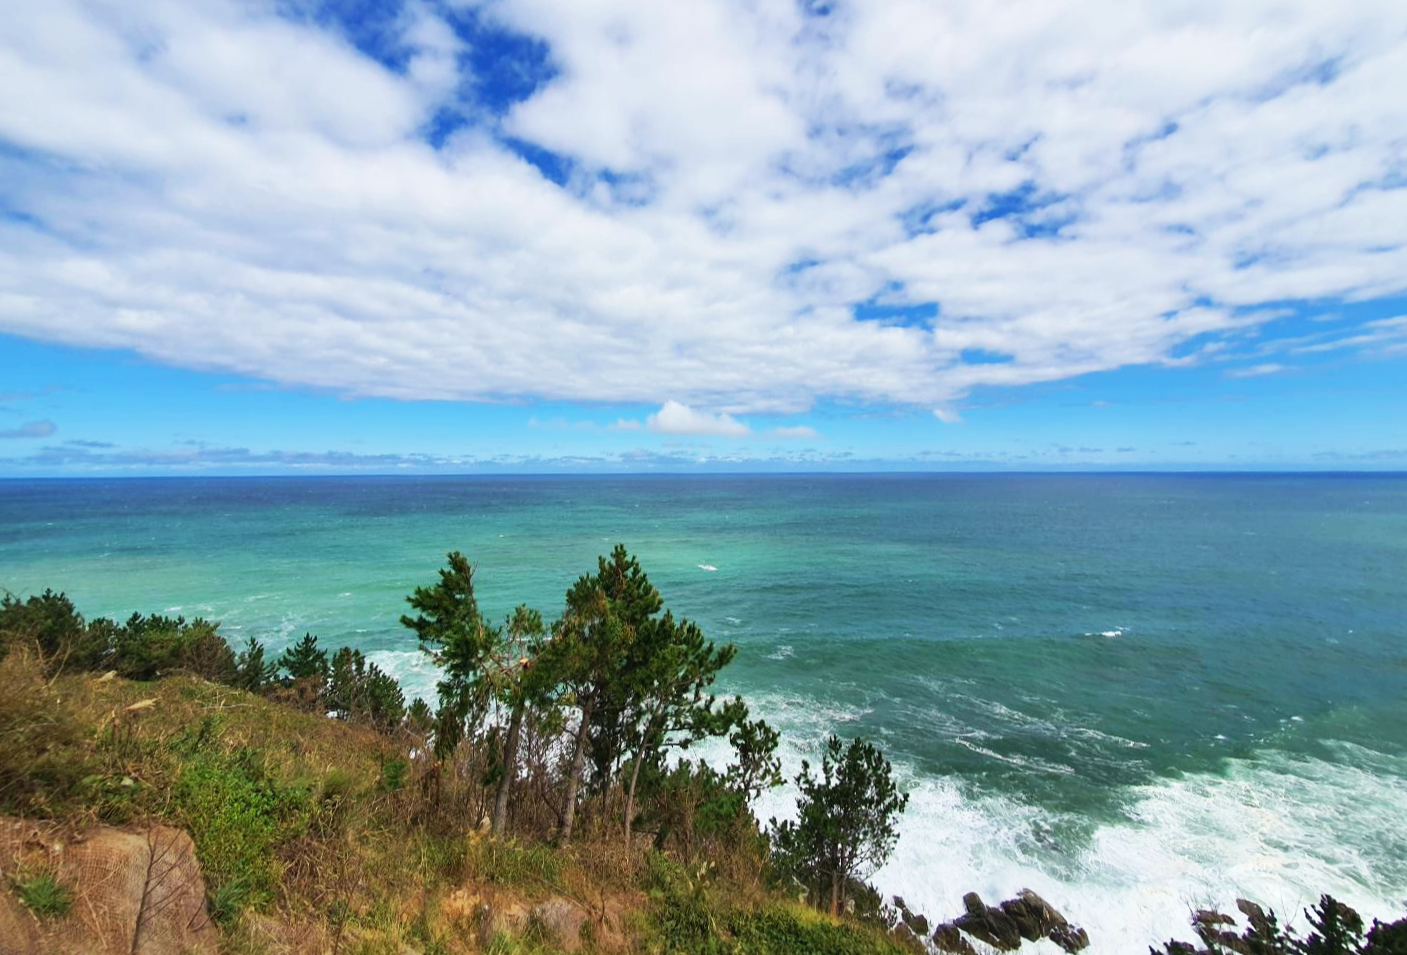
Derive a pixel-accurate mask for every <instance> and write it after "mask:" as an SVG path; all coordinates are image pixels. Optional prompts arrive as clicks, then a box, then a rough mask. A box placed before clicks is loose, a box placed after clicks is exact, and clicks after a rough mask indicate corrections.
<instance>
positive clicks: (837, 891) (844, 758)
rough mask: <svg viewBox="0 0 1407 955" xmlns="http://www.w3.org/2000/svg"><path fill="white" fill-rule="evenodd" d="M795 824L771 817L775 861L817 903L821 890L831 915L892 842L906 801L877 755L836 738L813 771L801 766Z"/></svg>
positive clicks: (885, 762)
mask: <svg viewBox="0 0 1407 955" xmlns="http://www.w3.org/2000/svg"><path fill="white" fill-rule="evenodd" d="M796 785H797V787H798V788H799V789H800V790H801V798H800V799H799V800H798V801H797V807H796V808H797V816H798V818H797V821H796V822H784V823H781V824H778V823H777V821H776V820H775V819H773V820H772V830H773V836H772V842H773V845H774V847H775V849H776V852H777V855H778V861H779V862H780V863H781V867H782V868H783V869H784V870H787V871H790V872H792V873H793V874H795V875H796V876H797V877H798V878H800V879H801V880H802V882H803V883H804V884H806V885H807V886H809V887H810V888H811V890H812V892H813V893H814V894H815V897H816V899H817V901H818V902H820V901H821V900H822V899H824V898H825V897H826V894H827V892H826V890H827V889H828V890H829V892H828V894H829V903H830V910H831V914H833V915H834V914H837V912H838V911H839V907H840V903H841V901H842V895H843V890H844V888H845V886H846V885H847V884H848V883H849V881H850V880H851V879H853V878H855V877H856V876H859V875H862V874H864V873H866V872H867V871H869V870H873V869H875V868H878V867H879V866H880V865H882V864H883V863H884V860H885V859H887V858H888V857H889V853H890V852H891V851H893V849H894V843H895V841H896V840H897V839H898V837H899V836H898V832H897V830H896V829H895V821H896V819H897V817H898V815H899V813H901V812H902V811H903V809H904V807H905V806H906V805H907V804H908V801H909V797H908V795H907V794H903V793H900V792H899V790H898V787H897V786H896V785H895V783H894V777H893V770H892V767H891V766H890V765H889V761H888V760H887V759H885V758H884V754H883V753H881V752H880V751H879V749H877V748H876V747H875V746H873V745H872V744H870V743H868V742H866V741H864V740H861V739H857V740H854V741H853V742H851V744H850V745H849V746H848V747H846V746H844V745H843V744H842V743H841V741H840V740H839V738H837V737H835V736H831V737H830V739H829V740H827V741H826V746H825V750H824V752H823V754H822V757H821V774H820V776H819V777H816V776H813V775H812V774H811V765H810V763H807V762H803V763H802V764H801V774H800V775H798V776H797V777H796Z"/></svg>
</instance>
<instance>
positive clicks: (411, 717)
mask: <svg viewBox="0 0 1407 955" xmlns="http://www.w3.org/2000/svg"><path fill="white" fill-rule="evenodd" d="M405 722H406V728H407V729H409V730H410V731H411V732H412V733H415V734H416V735H417V736H426V735H428V734H429V732H430V730H431V728H432V727H433V726H434V724H435V714H434V712H432V711H431V709H430V704H428V703H426V702H425V701H424V700H422V699H421V698H420V697H418V696H417V697H416V698H415V699H413V700H411V701H410V705H409V706H407V707H406V708H405Z"/></svg>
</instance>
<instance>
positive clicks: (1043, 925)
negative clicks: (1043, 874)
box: [906, 889, 1089, 955]
mask: <svg viewBox="0 0 1407 955" xmlns="http://www.w3.org/2000/svg"><path fill="white" fill-rule="evenodd" d="M962 905H963V908H964V909H965V910H966V913H965V914H963V915H960V916H958V917H957V918H956V919H954V920H953V921H952V922H949V923H945V924H943V925H940V926H938V929H937V931H935V932H934V933H933V944H934V945H936V946H938V947H939V948H941V949H943V950H944V951H947V952H965V951H966V950H964V949H962V948H960V947H955V946H958V945H959V943H961V944H964V945H965V944H967V941H966V939H964V938H963V937H962V932H966V933H967V934H968V935H971V936H972V937H973V938H975V939H978V940H980V941H983V942H986V943H987V944H988V945H991V946H992V947H993V948H996V949H999V950H1001V951H1004V952H1013V951H1016V950H1017V949H1018V948H1020V947H1021V942H1022V940H1023V939H1024V940H1026V941H1031V942H1035V941H1039V940H1040V939H1046V938H1048V939H1050V940H1051V941H1052V942H1054V943H1055V944H1057V945H1059V946H1060V947H1061V948H1063V949H1064V950H1065V951H1067V952H1069V953H1071V955H1074V953H1075V952H1078V951H1081V950H1082V949H1085V948H1087V947H1088V946H1089V936H1088V935H1087V934H1086V933H1085V931H1084V929H1081V928H1077V927H1075V926H1073V925H1071V924H1070V923H1069V922H1068V921H1066V919H1065V916H1063V915H1061V914H1060V913H1059V912H1058V911H1056V910H1055V908H1054V907H1052V906H1051V904H1050V903H1049V902H1047V901H1046V900H1045V899H1043V898H1041V897H1040V896H1039V895H1037V894H1036V893H1034V892H1032V891H1031V890H1030V889H1022V890H1021V891H1020V892H1019V893H1017V896H1016V898H1014V899H1008V900H1006V901H1005V902H1003V903H1002V904H1001V905H1000V906H999V907H998V906H991V905H985V904H983V902H982V897H981V896H979V895H978V894H977V893H976V892H969V893H967V894H966V895H964V896H963V897H962ZM906 911H907V910H906ZM959 930H961V931H959ZM968 948H969V949H970V948H971V946H970V945H969V946H968Z"/></svg>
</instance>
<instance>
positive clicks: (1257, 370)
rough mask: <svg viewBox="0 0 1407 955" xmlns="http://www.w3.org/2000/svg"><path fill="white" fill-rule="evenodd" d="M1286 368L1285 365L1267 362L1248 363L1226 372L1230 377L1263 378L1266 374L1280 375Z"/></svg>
mask: <svg viewBox="0 0 1407 955" xmlns="http://www.w3.org/2000/svg"><path fill="white" fill-rule="evenodd" d="M1284 370H1285V366H1284V365H1277V364H1274V363H1273V362H1267V363H1266V364H1262V365H1248V366H1247V367H1245V368H1232V369H1230V370H1228V371H1227V372H1226V377H1228V378H1261V377H1264V376H1265V375H1278V374H1279V373H1280V372H1282V371H1284Z"/></svg>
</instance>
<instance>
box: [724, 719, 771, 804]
mask: <svg viewBox="0 0 1407 955" xmlns="http://www.w3.org/2000/svg"><path fill="white" fill-rule="evenodd" d="M738 702H739V703H741V702H742V701H741V700H739V701H738ZM780 741H781V734H780V733H778V732H777V731H776V730H774V729H773V728H772V727H771V726H769V725H767V722H766V721H765V720H753V721H751V722H748V721H747V720H742V721H739V722H738V724H737V726H736V728H735V729H734V730H733V732H732V733H731V734H729V736H728V742H730V743H732V744H733V754H734V762H733V764H732V765H731V766H729V767H728V785H729V786H730V787H732V788H733V789H734V790H736V791H737V792H739V793H741V794H742V795H743V798H744V800H745V801H746V802H747V803H751V802H752V800H754V799H756V798H757V797H758V796H760V795H762V794H763V793H764V792H766V791H767V790H769V789H775V788H776V787H778V786H780V785H781V784H782V782H783V780H782V761H781V759H780V758H778V756H777V744H778V743H779V742H780Z"/></svg>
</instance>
